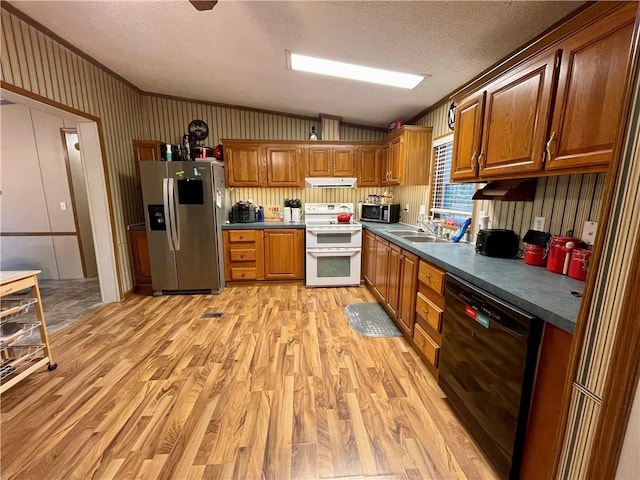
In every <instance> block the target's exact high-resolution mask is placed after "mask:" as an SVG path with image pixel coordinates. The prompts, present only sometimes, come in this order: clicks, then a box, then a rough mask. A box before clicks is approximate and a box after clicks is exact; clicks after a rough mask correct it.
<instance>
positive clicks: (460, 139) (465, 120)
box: [451, 92, 485, 181]
mask: <svg viewBox="0 0 640 480" xmlns="http://www.w3.org/2000/svg"><path fill="white" fill-rule="evenodd" d="M484 101H485V92H480V93H478V94H475V95H473V96H472V97H469V98H466V99H465V100H463V101H462V102H460V104H459V105H458V106H457V107H456V120H455V130H454V131H453V153H452V157H451V181H461V180H473V179H475V178H476V177H477V175H478V157H479V155H480V148H481V142H482V118H483V114H484Z"/></svg>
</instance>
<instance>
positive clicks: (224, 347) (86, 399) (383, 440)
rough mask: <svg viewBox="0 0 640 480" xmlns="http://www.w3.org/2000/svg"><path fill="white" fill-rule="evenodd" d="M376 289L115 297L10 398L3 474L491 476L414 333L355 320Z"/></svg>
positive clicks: (65, 335)
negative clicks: (384, 333) (354, 324)
mask: <svg viewBox="0 0 640 480" xmlns="http://www.w3.org/2000/svg"><path fill="white" fill-rule="evenodd" d="M373 300H374V299H373V297H372V295H371V294H370V293H369V292H368V291H367V289H366V288H364V287H361V288H331V289H306V288H304V287H303V286H301V285H275V286H250V287H231V288H227V289H225V290H224V291H223V293H222V294H221V295H219V296H166V297H158V298H153V297H139V296H135V297H132V298H130V299H128V300H126V301H125V302H123V303H120V304H111V305H108V306H106V307H103V308H101V309H99V310H98V311H96V312H93V313H91V314H90V315H89V316H88V317H87V318H86V319H84V320H82V321H79V322H77V323H76V324H73V325H71V326H69V327H68V328H66V329H64V330H62V331H60V332H58V333H56V334H54V335H53V336H52V351H53V355H54V359H55V361H57V362H58V365H59V367H58V369H57V370H55V371H53V372H47V371H46V370H44V371H42V372H38V373H36V374H34V375H33V376H31V377H29V379H27V380H26V381H25V382H24V383H22V384H19V385H18V386H16V387H14V388H13V389H11V390H9V391H8V392H6V393H5V394H4V395H3V396H2V398H1V401H2V406H1V412H2V424H1V427H2V432H1V442H2V443H1V458H0V460H1V472H0V473H1V477H2V478H3V479H10V478H15V479H38V480H40V479H70V478H82V479H85V478H118V479H120V478H151V479H155V478H175V479H191V478H242V479H244V478H247V479H254V478H255V479H260V478H266V479H287V478H297V479H313V478H335V477H358V478H362V477H374V476H384V478H394V479H414V478H425V479H426V478H434V479H436V478H437V479H442V478H472V479H491V478H494V477H495V473H494V470H493V469H492V468H491V466H490V465H489V464H488V462H487V460H486V459H485V458H484V456H483V454H482V453H481V452H480V451H479V449H478V447H477V446H476V445H475V443H474V442H473V441H472V440H471V439H470V437H469V435H468V434H467V433H466V431H465V430H464V428H463V426H462V425H461V424H460V422H459V421H458V420H457V418H456V417H455V415H454V414H453V412H452V411H451V409H450V408H449V406H448V405H447V403H446V401H445V399H444V395H443V393H442V391H441V390H440V389H439V388H438V386H437V383H436V381H435V380H434V378H433V377H432V376H431V375H430V373H429V372H428V371H427V370H426V368H424V366H423V365H422V364H421V362H420V360H419V359H418V357H417V356H416V355H415V354H414V352H413V351H412V350H411V349H410V347H409V346H408V345H407V343H406V342H405V340H404V339H402V338H384V339H376V338H367V337H362V336H360V335H358V334H357V333H355V332H354V331H353V330H352V329H351V328H350V327H349V326H348V324H347V321H346V317H345V316H344V313H343V308H344V306H346V305H348V304H350V303H354V302H363V301H373ZM207 310H211V311H221V312H224V316H223V317H222V318H218V319H215V318H214V319H201V318H200V316H201V314H202V313H203V312H205V311H207Z"/></svg>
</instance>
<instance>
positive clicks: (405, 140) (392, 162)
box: [381, 125, 432, 185]
mask: <svg viewBox="0 0 640 480" xmlns="http://www.w3.org/2000/svg"><path fill="white" fill-rule="evenodd" d="M431 132H432V128H431V127H421V126H418V125H403V126H402V127H400V128H399V129H398V130H397V131H395V132H393V133H392V134H391V135H389V136H388V137H387V138H386V139H385V142H384V146H383V152H382V179H381V183H382V185H426V183H427V178H428V176H429V175H428V174H429V168H430V161H431Z"/></svg>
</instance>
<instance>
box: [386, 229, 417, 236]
mask: <svg viewBox="0 0 640 480" xmlns="http://www.w3.org/2000/svg"><path fill="white" fill-rule="evenodd" d="M388 233H392V234H393V235H398V236H402V235H416V234H417V233H418V232H417V231H416V230H388Z"/></svg>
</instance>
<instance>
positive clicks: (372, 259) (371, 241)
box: [362, 230, 376, 286]
mask: <svg viewBox="0 0 640 480" xmlns="http://www.w3.org/2000/svg"><path fill="white" fill-rule="evenodd" d="M362 252H363V254H362V261H363V267H362V271H363V272H364V273H363V276H364V281H365V283H366V284H367V285H369V286H372V285H373V284H374V283H375V276H376V236H375V235H374V234H373V233H371V232H370V231H369V230H365V231H364V238H363V240H362Z"/></svg>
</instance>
